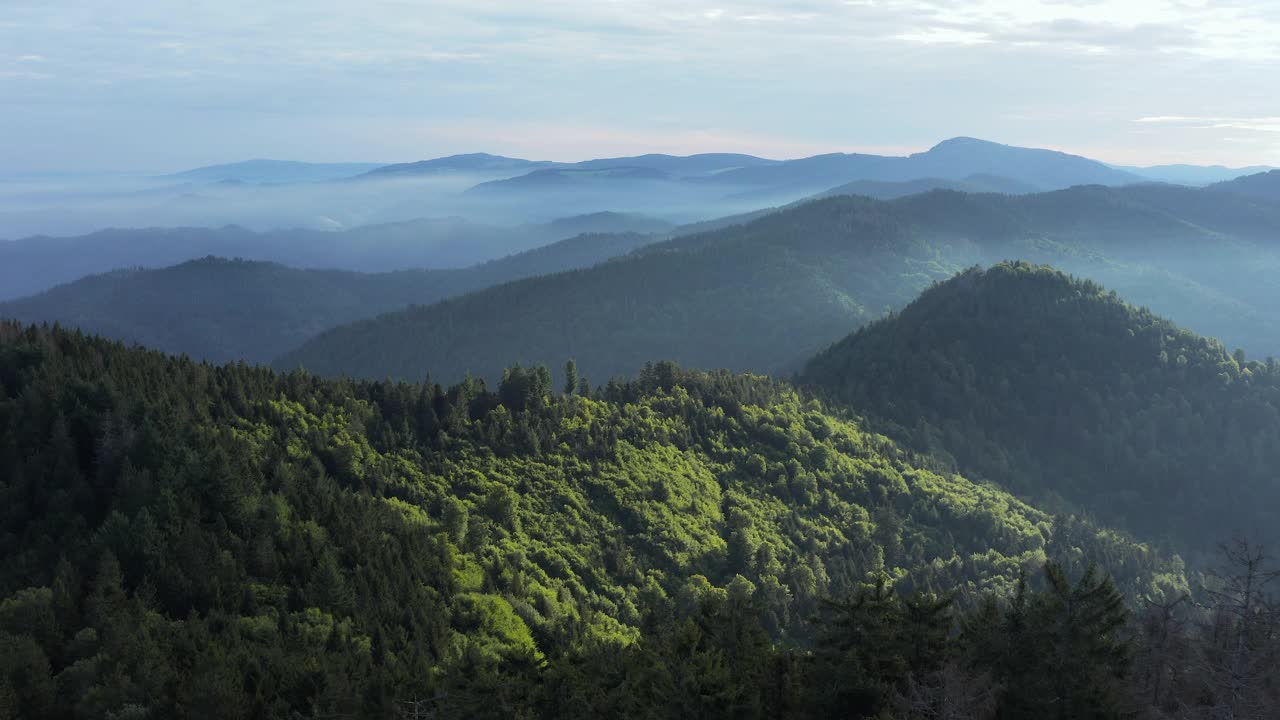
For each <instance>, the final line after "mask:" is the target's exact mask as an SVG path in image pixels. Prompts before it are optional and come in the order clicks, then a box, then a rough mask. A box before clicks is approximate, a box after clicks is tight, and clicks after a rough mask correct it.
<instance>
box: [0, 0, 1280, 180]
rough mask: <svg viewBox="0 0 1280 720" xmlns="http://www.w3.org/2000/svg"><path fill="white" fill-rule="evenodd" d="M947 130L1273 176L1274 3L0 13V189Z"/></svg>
mask: <svg viewBox="0 0 1280 720" xmlns="http://www.w3.org/2000/svg"><path fill="white" fill-rule="evenodd" d="M955 135H971V136H977V137H982V138H986V139H990V140H996V141H999V142H1005V143H1010V144H1018V145H1032V146H1040V147H1053V148H1058V149H1062V150H1068V151H1071V152H1078V153H1081V154H1086V155H1090V156H1093V157H1097V158H1100V159H1104V160H1108V161H1112V162H1131V163H1149V164H1150V163H1163V162H1197V163H1225V164H1233V165H1251V164H1259V163H1267V164H1276V165H1280V2H1277V1H1276V0H1222V1H1216V0H1123V2H1111V1H1107V0H957V1H951V0H843V1H841V0H834V1H820V0H734V1H733V2H724V1H720V0H714V1H713V0H520V1H518V2H517V1H515V0H423V1H417V2H412V1H409V0H252V1H250V0H216V1H215V2H205V1H204V0H38V1H32V0H0V171H9V172H23V171H46V170H67V169H79V168H85V169H124V170H148V171H152V170H171V169H179V168H185V167H188V166H193V165H199V164H207V163H213V162H225V161H231V160H239V159H245V158H249V157H275V158H287V159H307V160H362V161H363V160H369V161H404V160H414V159H420V158H425V157H432V156H438V155H444V154H450V153H455V152H472V151H480V150H483V151H488V152H496V153H505V154H513V155H520V156H524V157H536V158H547V159H557V160H574V159H582V158H586V157H593V156H603V155H614V154H633V153H642V152H671V153H681V154H683V153H692V152H698V151H743V152H752V153H756V154H761V155H767V156H773V157H794V156H800V155H809V154H815V153H819V152H830V151H855V150H858V151H870V152H887V153H905V152H910V151H914V150H920V149H924V148H927V147H929V146H930V145H932V144H934V143H936V142H938V141H939V140H942V139H945V138H947V137H951V136H955Z"/></svg>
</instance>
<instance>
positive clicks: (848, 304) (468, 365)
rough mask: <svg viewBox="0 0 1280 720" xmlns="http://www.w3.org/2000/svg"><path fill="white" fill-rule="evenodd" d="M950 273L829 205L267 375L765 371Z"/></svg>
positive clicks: (331, 342)
mask: <svg viewBox="0 0 1280 720" xmlns="http://www.w3.org/2000/svg"><path fill="white" fill-rule="evenodd" d="M964 259H965V260H969V259H970V258H969V257H968V256H965V258H964ZM957 262H958V261H955V260H952V259H949V258H947V257H941V256H940V253H939V252H938V251H937V250H936V249H934V248H930V247H929V246H928V245H927V244H925V243H923V242H921V241H920V240H919V239H917V238H916V237H914V236H913V234H912V233H911V231H910V229H909V228H908V227H907V226H906V225H904V224H903V222H902V218H901V217H900V216H899V214H898V213H896V212H894V211H893V209H892V208H891V207H889V206H887V205H885V204H883V203H879V202H876V201H873V200H869V199H866V198H857V197H850V196H843V197H835V198H828V199H825V200H820V201H816V202H814V203H810V204H807V205H804V206H801V207H797V208H793V209H789V210H784V211H781V212H778V213H775V214H771V215H767V216H765V217H762V218H760V219H758V220H756V221H754V222H752V223H749V224H747V225H744V226H735V227H730V228H725V229H722V230H718V231H715V232H712V233H708V234H703V235H694V236H688V237H684V238H678V239H676V240H673V241H670V242H667V243H660V244H657V245H654V246H651V247H649V248H647V249H646V250H645V251H644V252H642V253H639V254H637V255H636V256H633V257H630V258H625V259H622V260H619V261H617V262H611V263H606V264H603V265H600V266H597V267H595V268H592V269H590V270H584V271H579V272H570V273H565V274H560V275H553V276H548V277H540V278H535V279H531V280H525V281H521V282H517V283H511V284H507V285H502V286H498V287H494V288H490V289H489V290H486V291H484V292H479V293H474V294H472V295H468V296H465V297H462V298H458V299H456V300H452V301H449V302H445V303H440V304H438V305H434V306H430V307H421V308H411V309H409V310H406V311H403V312H398V313H392V314H388V315H385V316H382V317H380V318H377V319H375V320H369V321H363V322H358V323H354V324H352V325H348V326H344V327H341V328H337V329H335V330H332V331H329V332H327V333H324V334H322V335H320V336H319V337H317V338H316V339H314V340H312V341H310V342H308V343H306V344H305V345H303V346H302V347H301V348H299V349H298V350H297V351H295V352H291V353H289V354H287V355H285V356H283V357H282V358H280V359H279V360H278V361H276V363H275V365H276V366H277V367H279V368H284V369H290V368H296V367H298V366H299V365H302V366H304V367H306V368H307V369H309V370H311V371H313V372H318V373H321V374H325V375H330V374H351V375H358V376H364V377H396V378H405V379H417V378H420V377H422V376H424V375H425V374H426V373H427V372H431V373H433V374H435V375H436V376H437V377H442V378H448V379H460V378H462V377H463V376H464V375H466V374H468V373H470V374H472V375H477V376H480V377H485V378H489V379H491V380H492V379H495V378H497V377H498V376H499V375H500V374H501V372H502V369H503V367H504V366H505V365H506V364H507V363H510V362H520V363H523V364H526V365H529V364H539V363H542V364H548V365H551V366H554V367H559V365H560V364H562V363H563V362H564V361H565V360H566V359H568V358H570V357H572V358H575V359H576V360H577V362H578V364H579V366H580V367H581V368H582V370H583V372H584V373H585V374H586V375H587V376H588V377H590V378H592V379H594V380H597V381H603V380H606V379H608V377H610V376H612V375H622V374H630V373H634V372H636V371H637V370H639V368H640V367H641V365H643V363H644V362H645V361H646V360H650V359H671V360H675V361H678V362H680V363H682V364H686V365H692V366H695V367H704V368H716V367H729V368H733V369H748V368H750V369H755V370H759V371H769V370H773V369H775V368H777V367H780V366H782V365H785V364H787V363H791V362H793V361H796V360H798V359H800V358H803V357H806V356H807V355H809V354H811V353H813V352H815V351H817V350H818V349H820V348H821V347H822V345H823V344H825V343H828V342H830V341H831V340H833V339H835V338H836V337H839V336H840V335H841V334H843V333H844V332H847V331H848V328H850V327H853V326H856V325H857V324H858V323H860V322H865V321H868V320H871V319H874V318H876V317H879V316H880V315H882V314H883V313H885V312H886V311H888V310H889V309H891V308H894V307H900V306H902V305H904V304H906V303H907V302H908V301H909V300H911V299H912V298H913V297H915V295H916V294H917V293H918V292H919V291H920V290H921V289H923V288H924V287H926V286H927V285H928V284H929V283H930V282H932V281H933V280H936V279H941V278H943V277H945V276H946V275H948V274H950V272H951V270H952V268H953V267H955V266H956V265H957Z"/></svg>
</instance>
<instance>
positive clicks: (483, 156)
mask: <svg viewBox="0 0 1280 720" xmlns="http://www.w3.org/2000/svg"><path fill="white" fill-rule="evenodd" d="M554 165H556V163H552V162H541V161H533V160H522V159H520V158H510V157H503V156H501V155H490V154H488V153H467V154H464V155H450V156H448V157H442V158H435V159H433V160H420V161H418V162H411V163H397V164H395V165H384V166H382V167H378V168H374V169H371V170H369V171H368V172H366V173H364V174H363V175H361V176H360V177H362V178H388V177H397V176H414V175H439V174H443V173H468V172H471V173H488V172H525V171H529V170H534V169H537V168H543V167H551V166H554Z"/></svg>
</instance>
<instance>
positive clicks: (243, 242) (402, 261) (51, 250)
mask: <svg viewBox="0 0 1280 720" xmlns="http://www.w3.org/2000/svg"><path fill="white" fill-rule="evenodd" d="M671 227H672V226H671V225H670V224H669V223H665V222H662V221H660V220H655V219H653V218H647V217H643V216H639V215H630V214H624V213H592V214H589V215H584V216H577V217H568V218H561V219H559V220H555V221H552V222H550V223H543V224H538V225H524V226H518V227H503V226H497V225H484V224H480V223H474V222H468V221H466V220H463V219H460V218H437V219H422V220H414V221H410V222H403V223H389V224H383V225H371V226H367V227H360V228H354V229H351V230H342V231H322V230H306V229H293V230H277V231H272V232H253V231H251V230H246V229H244V228H241V227H236V226H230V227H223V228H146V229H138V230H103V231H101V232H96V233H92V234H90V235H83V236H76V237H63V238H50V237H33V238H25V239H23V240H15V241H11V242H4V243H0V300H8V299H13V298H17V297H22V296H25V295H31V294H33V293H38V292H41V291H43V290H47V289H49V288H51V287H53V286H54V285H58V284H61V283H67V282H71V281H73V280H76V279H78V278H81V277H84V276H85V275H90V274H96V273H103V272H107V271H110V270H115V269H119V268H130V267H150V268H156V267H164V266H167V265H172V264H175V263H180V262H183V261H186V260H190V259H193V258H199V257H205V256H209V255H212V256H217V257H238V258H244V259H248V260H262V261H269V262H278V263H283V264H286V265H289V266H292V267H301V268H336V269H342V270H357V271H363V272H388V271H392V270H403V269H408V268H433V269H443V268H463V267H467V266H470V265H474V264H476V263H480V262H484V261H486V260H491V259H495V258H501V257H503V256H506V255H511V254H514V253H520V252H524V251H527V250H532V249H534V248H537V247H541V246H543V245H546V244H548V243H551V242H555V241H557V240H562V239H564V238H569V237H573V236H576V235H580V234H582V233H615V232H617V233H632V232H635V233H665V232H667V231H669V230H670V229H671Z"/></svg>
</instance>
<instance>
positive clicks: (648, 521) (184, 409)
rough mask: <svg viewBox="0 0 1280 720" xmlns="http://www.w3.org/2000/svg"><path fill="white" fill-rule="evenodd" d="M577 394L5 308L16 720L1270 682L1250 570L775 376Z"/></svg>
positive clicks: (802, 712) (770, 707)
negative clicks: (441, 380)
mask: <svg viewBox="0 0 1280 720" xmlns="http://www.w3.org/2000/svg"><path fill="white" fill-rule="evenodd" d="M566 374H567V375H569V376H571V377H572V376H575V375H578V373H577V371H576V368H573V367H570V368H566ZM566 385H567V386H566V387H563V388H561V387H555V386H553V382H552V378H551V373H550V372H549V371H547V370H546V369H545V368H533V369H522V368H519V367H513V368H509V369H508V370H507V371H506V372H505V373H504V377H503V378H502V380H501V382H500V383H498V384H497V385H496V386H495V387H494V388H493V389H492V390H491V389H487V388H486V387H485V384H484V383H483V382H481V381H479V380H470V381H468V382H465V383H462V384H459V385H454V386H452V387H448V388H446V387H443V386H441V385H438V384H435V383H432V382H429V381H428V382H425V383H419V384H403V383H392V382H357V381H349V380H343V381H334V380H323V379H319V378H317V377H315V376H313V375H309V374H306V373H301V372H294V373H290V374H287V375H282V374H277V373H274V372H272V371H270V370H266V369H261V368H253V367H249V366H245V365H232V366H221V367H219V366H213V365H209V364H204V363H197V362H195V361H192V360H190V359H186V358H172V357H169V356H166V355H164V354H161V353H158V352H152V351H146V350H140V349H130V348H126V347H125V346H123V345H121V344H117V343H113V342H109V341H105V340H99V339H95V338H91V337H87V336H84V335H81V334H78V333H74V332H68V331H63V330H57V329H55V330H48V329H37V328H24V327H22V326H19V325H13V324H6V325H3V326H0V480H2V483H0V553H2V554H3V557H5V558H6V562H5V563H4V566H3V569H2V570H0V597H2V598H3V600H0V648H3V652H0V717H4V718H28V717H54V718H57V717H113V718H125V717H128V718H141V717H192V718H195V717H219V718H236V717H246V718H250V717H254V718H256V717H399V716H405V715H408V716H418V717H422V716H427V717H431V716H435V717H600V716H636V717H674V716H689V715H697V716H706V717H734V718H739V717H836V716H840V717H905V718H932V717H972V718H982V717H991V718H1020V717H1056V718H1085V717H1098V718H1109V717H1133V716H1135V715H1136V714H1138V713H1147V714H1159V713H1160V712H1163V711H1164V710H1166V709H1167V710H1170V711H1172V710H1174V709H1177V708H1186V707H1191V708H1193V709H1194V710H1195V711H1196V712H1200V711H1203V712H1204V713H1205V715H1204V716H1205V717H1209V716H1210V715H1209V713H1214V712H1219V711H1221V710H1223V709H1236V710H1237V711H1239V712H1240V713H1243V711H1244V710H1245V709H1246V708H1247V707H1256V706H1258V705H1259V704H1260V703H1266V702H1271V701H1274V700H1275V699H1276V698H1275V695H1274V693H1275V689H1276V685H1275V677H1274V668H1275V667H1276V665H1275V664H1274V662H1273V661H1274V659H1275V657H1276V655H1275V653H1276V649H1277V648H1276V642H1275V640H1276V632H1275V620H1276V615H1275V612H1274V609H1271V606H1269V605H1265V602H1266V600H1265V598H1264V596H1263V594H1262V593H1261V590H1262V589H1263V587H1262V584H1261V582H1262V581H1261V577H1262V575H1261V574H1262V573H1263V572H1264V571H1265V569H1266V566H1265V565H1264V564H1263V563H1262V562H1261V561H1258V562H1253V563H1243V564H1242V563H1239V562H1236V563H1234V564H1233V563H1231V562H1227V563H1226V564H1224V565H1223V566H1222V567H1223V572H1222V573H1221V574H1220V575H1212V574H1210V575H1206V574H1202V573H1200V572H1199V571H1196V572H1192V571H1189V570H1188V569H1186V568H1184V566H1183V564H1182V563H1181V562H1180V561H1179V560H1177V559H1176V558H1174V557H1172V556H1169V555H1165V554H1163V553H1162V552H1160V551H1158V550H1156V549H1154V548H1152V547H1150V546H1148V545H1145V544H1143V543H1140V542H1138V541H1136V540H1134V539H1131V537H1130V536H1128V535H1126V534H1123V533H1119V532H1116V531H1114V530H1110V529H1107V528H1105V527H1103V526H1101V525H1098V524H1096V523H1093V522H1091V521H1089V520H1087V519H1081V518H1079V517H1073V516H1071V515H1067V514H1058V515H1051V514H1048V513H1045V512H1043V511H1041V510H1039V509H1036V508H1035V507H1034V506H1032V505H1029V504H1027V503H1025V502H1022V501H1020V500H1018V499H1016V498H1014V497H1013V496H1012V495H1010V494H1008V493H1007V492H1005V491H1004V490H1001V489H999V488H998V487H996V486H993V485H987V484H978V483H974V482H971V481H970V480H967V479H965V478H964V477H962V476H960V475H956V474H953V473H950V472H945V471H942V470H941V469H940V468H937V467H936V465H935V463H934V461H932V460H930V459H929V458H926V457H923V456H919V455H915V454H913V453H910V452H907V451H904V450H902V449H900V448H899V446H897V445H896V444H895V443H894V442H892V441H891V440H889V439H887V438H886V437H884V436H881V435H877V434H874V433H871V432H869V431H868V430H866V429H865V425H864V424H863V423H861V422H859V421H857V420H856V419H853V418H850V417H847V416H846V415H845V414H844V413H842V412H833V411H830V410H827V409H825V408H824V405H823V404H822V403H821V402H819V401H817V400H815V399H812V398H810V397H808V396H806V395H805V394H803V393H802V392H800V391H797V390H796V389H794V388H793V387H791V386H789V385H788V384H785V383H779V382H777V381H773V380H769V379H766V378H762V377H755V376H749V375H734V374H730V373H726V372H715V373H704V372H696V371H685V370H681V369H680V368H679V367H677V366H675V365H673V364H671V363H658V364H652V365H648V366H646V367H645V368H644V369H643V370H642V372H640V373H639V374H638V375H637V377H636V378H635V379H634V380H631V381H628V382H618V381H614V382H611V383H608V384H606V385H604V386H593V385H592V384H591V383H589V382H587V380H586V379H585V378H582V377H580V376H579V377H578V382H576V383H567V384H566ZM1252 551H1253V547H1252V546H1245V548H1244V550H1242V551H1240V552H1237V553H1236V554H1235V555H1229V556H1228V557H1227V558H1226V559H1227V560H1228V561H1230V560H1231V559H1232V558H1233V557H1249V558H1251V557H1253V555H1250V554H1249V553H1251V552H1252ZM1241 568H1244V569H1243V570H1241ZM1250 573H1253V574H1254V575H1257V577H1253V576H1252V575H1250ZM1246 579H1247V580H1248V581H1249V582H1251V583H1255V584H1252V585H1250V587H1251V588H1252V589H1248V590H1244V591H1241V590H1240V589H1239V587H1238V586H1239V583H1241V582H1245V580H1246ZM1206 586H1207V587H1209V588H1212V589H1213V590H1214V592H1216V593H1217V594H1216V595H1203V596H1204V597H1206V598H1208V599H1209V600H1208V601H1207V604H1208V609H1207V610H1203V611H1196V612H1190V609H1189V608H1187V607H1184V605H1185V603H1184V602H1183V599H1184V598H1187V597H1190V596H1191V595H1192V594H1193V593H1197V592H1198V591H1199V590H1200V588H1202V587H1206ZM1162 608H1163V609H1162ZM1240 608H1245V609H1244V610H1240ZM1264 610H1265V612H1264ZM1267 623H1270V624H1267ZM1202 668H1203V669H1204V670H1203V671H1202ZM1263 706H1264V707H1265V705H1263ZM940 713H949V714H940ZM1255 716H1256V717H1262V716H1261V715H1252V716H1251V715H1244V714H1237V715H1236V717H1255Z"/></svg>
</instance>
